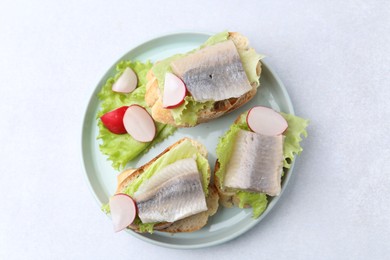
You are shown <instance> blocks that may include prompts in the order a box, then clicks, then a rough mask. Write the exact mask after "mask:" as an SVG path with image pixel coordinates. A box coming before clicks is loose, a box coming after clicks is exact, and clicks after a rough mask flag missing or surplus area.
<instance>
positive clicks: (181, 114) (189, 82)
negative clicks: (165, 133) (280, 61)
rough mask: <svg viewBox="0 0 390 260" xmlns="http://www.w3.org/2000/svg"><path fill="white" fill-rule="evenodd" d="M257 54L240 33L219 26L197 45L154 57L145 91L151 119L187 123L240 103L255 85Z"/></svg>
mask: <svg viewBox="0 0 390 260" xmlns="http://www.w3.org/2000/svg"><path fill="white" fill-rule="evenodd" d="M262 57H263V56H262V55H260V54H258V53H256V51H255V50H254V49H253V48H251V47H250V46H249V41H248V39H247V38H246V37H244V36H243V35H241V34H239V33H237V32H222V33H219V34H216V35H214V36H212V37H210V38H209V39H208V40H207V41H206V42H205V43H204V44H203V45H201V46H200V47H199V48H198V49H195V50H193V51H190V52H188V53H185V54H177V55H174V56H172V57H169V58H166V59H164V60H161V61H158V62H156V63H155V64H154V65H153V67H152V68H151V70H150V71H149V72H148V74H147V84H146V94H145V101H146V104H147V105H148V106H149V107H150V108H151V115H152V117H153V119H154V120H156V121H157V122H160V123H163V124H169V125H172V126H175V127H192V126H195V125H197V124H199V123H203V122H207V121H210V120H212V119H215V118H218V117H220V116H222V115H224V114H226V113H229V112H231V111H233V110H235V109H237V108H239V107H241V106H242V105H244V104H245V103H247V102H248V101H249V100H251V99H252V98H253V97H254V96H255V94H256V92H257V88H258V87H259V85H260V82H259V77H260V74H261V63H260V60H261V59H262Z"/></svg>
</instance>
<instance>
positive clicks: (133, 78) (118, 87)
mask: <svg viewBox="0 0 390 260" xmlns="http://www.w3.org/2000/svg"><path fill="white" fill-rule="evenodd" d="M137 82H138V80H137V75H136V74H135V72H134V71H133V70H132V69H131V68H129V67H127V68H126V69H125V70H124V71H123V73H122V75H120V77H119V78H118V79H117V80H116V81H115V83H114V84H113V85H112V91H115V92H120V93H130V92H132V91H133V90H134V89H135V88H136V87H137Z"/></svg>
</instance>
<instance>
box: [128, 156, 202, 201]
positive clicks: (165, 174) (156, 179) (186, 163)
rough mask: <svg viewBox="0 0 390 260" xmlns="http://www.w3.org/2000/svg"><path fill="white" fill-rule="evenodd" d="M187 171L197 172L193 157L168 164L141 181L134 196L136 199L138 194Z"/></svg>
mask: <svg viewBox="0 0 390 260" xmlns="http://www.w3.org/2000/svg"><path fill="white" fill-rule="evenodd" d="M188 172H198V166H197V164H196V161H195V160H194V159H193V158H186V159H182V160H178V161H176V162H175V163H172V164H169V165H168V166H166V167H164V168H163V169H161V170H160V171H158V172H156V173H155V174H154V175H153V176H152V177H151V178H150V179H149V180H147V181H146V182H145V183H143V184H142V185H141V186H140V187H139V188H138V190H137V191H136V192H135V194H134V198H135V199H136V198H137V197H138V196H139V195H141V194H142V193H145V192H147V191H148V190H153V189H156V188H157V187H158V186H160V185H161V184H162V183H164V182H166V181H168V180H169V179H171V178H174V177H178V176H180V175H183V174H187V173H188Z"/></svg>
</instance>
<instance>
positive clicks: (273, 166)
mask: <svg viewBox="0 0 390 260" xmlns="http://www.w3.org/2000/svg"><path fill="white" fill-rule="evenodd" d="M283 139H284V138H283V136H282V135H279V136H265V135H261V134H257V133H253V132H249V131H244V130H240V131H239V132H238V133H237V136H236V143H235V147H234V151H233V153H232V156H231V158H230V161H229V164H228V167H227V170H226V175H225V181H224V185H225V186H226V187H229V188H236V189H242V190H248V191H254V192H263V193H266V194H268V195H270V196H276V195H279V193H280V191H281V183H280V182H281V173H282V170H283Z"/></svg>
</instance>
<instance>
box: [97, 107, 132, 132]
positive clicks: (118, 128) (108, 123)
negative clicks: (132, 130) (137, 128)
mask: <svg viewBox="0 0 390 260" xmlns="http://www.w3.org/2000/svg"><path fill="white" fill-rule="evenodd" d="M127 108H128V106H123V107H120V108H117V109H115V110H112V111H110V112H107V113H105V114H104V115H102V116H101V117H100V119H101V120H102V123H103V125H104V126H105V127H106V128H107V129H108V130H109V131H110V132H111V133H114V134H118V135H120V134H126V133H127V131H126V129H125V126H124V125H123V116H124V114H125V112H126V110H127Z"/></svg>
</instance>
